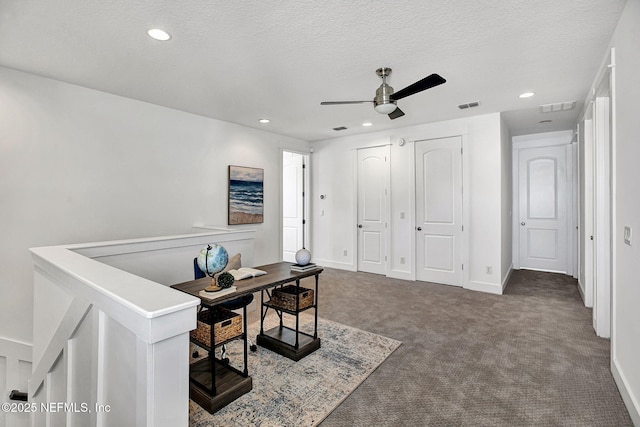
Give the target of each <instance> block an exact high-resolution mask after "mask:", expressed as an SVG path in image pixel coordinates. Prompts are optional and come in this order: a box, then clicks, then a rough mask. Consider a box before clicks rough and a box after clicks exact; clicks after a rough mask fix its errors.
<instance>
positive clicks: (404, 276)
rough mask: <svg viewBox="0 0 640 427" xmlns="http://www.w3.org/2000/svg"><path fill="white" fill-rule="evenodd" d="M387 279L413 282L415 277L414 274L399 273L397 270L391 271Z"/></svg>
mask: <svg viewBox="0 0 640 427" xmlns="http://www.w3.org/2000/svg"><path fill="white" fill-rule="evenodd" d="M387 277H388V278H390V279H401V280H409V281H411V282H415V280H416V277H415V275H414V274H411V272H410V271H399V270H391V271H389V274H387Z"/></svg>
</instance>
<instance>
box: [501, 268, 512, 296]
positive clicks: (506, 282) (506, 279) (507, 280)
mask: <svg viewBox="0 0 640 427" xmlns="http://www.w3.org/2000/svg"><path fill="white" fill-rule="evenodd" d="M511 273H513V264H512V265H511V266H510V267H509V271H508V272H507V276H506V277H505V278H504V280H503V281H502V292H500V295H502V294H504V290H505V289H507V284H509V279H510V278H511Z"/></svg>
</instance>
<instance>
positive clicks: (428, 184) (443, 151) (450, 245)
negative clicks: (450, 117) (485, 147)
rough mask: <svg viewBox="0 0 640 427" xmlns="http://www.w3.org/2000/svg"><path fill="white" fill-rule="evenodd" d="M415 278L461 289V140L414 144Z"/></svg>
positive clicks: (441, 140)
mask: <svg viewBox="0 0 640 427" xmlns="http://www.w3.org/2000/svg"><path fill="white" fill-rule="evenodd" d="M415 150H416V157H415V158H416V231H417V239H416V244H417V250H416V278H417V279H418V280H423V281H427V282H434V283H442V284H447V285H456V286H462V276H461V271H462V258H461V256H462V138H460V137H452V138H442V139H436V140H427V141H416V145H415Z"/></svg>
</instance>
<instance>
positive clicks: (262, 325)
mask: <svg viewBox="0 0 640 427" xmlns="http://www.w3.org/2000/svg"><path fill="white" fill-rule="evenodd" d="M260 335H264V289H263V290H261V291H260Z"/></svg>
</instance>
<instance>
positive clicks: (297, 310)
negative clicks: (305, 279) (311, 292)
mask: <svg viewBox="0 0 640 427" xmlns="http://www.w3.org/2000/svg"><path fill="white" fill-rule="evenodd" d="M299 295H300V279H296V344H295V346H294V348H295V349H296V350H297V349H298V347H299V346H300V345H299V343H298V331H299V330H300V297H299Z"/></svg>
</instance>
